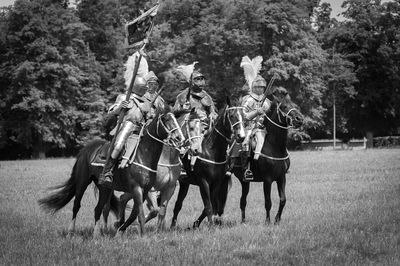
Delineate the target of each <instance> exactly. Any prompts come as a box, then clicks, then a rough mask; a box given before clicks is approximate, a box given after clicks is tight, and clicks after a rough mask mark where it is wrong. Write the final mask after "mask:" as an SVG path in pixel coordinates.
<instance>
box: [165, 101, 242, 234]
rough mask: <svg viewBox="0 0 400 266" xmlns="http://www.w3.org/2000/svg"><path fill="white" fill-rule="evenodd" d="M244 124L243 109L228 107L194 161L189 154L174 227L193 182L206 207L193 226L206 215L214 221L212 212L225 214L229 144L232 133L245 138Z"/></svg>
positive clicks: (238, 138)
mask: <svg viewBox="0 0 400 266" xmlns="http://www.w3.org/2000/svg"><path fill="white" fill-rule="evenodd" d="M244 134H245V132H244V125H243V108H242V107H229V105H228V106H226V107H225V108H224V109H222V111H221V112H220V113H219V115H218V117H217V119H216V121H215V124H214V126H213V127H212V128H211V130H210V133H208V134H207V135H206V136H205V137H204V140H203V141H202V151H201V153H199V155H198V157H197V160H196V162H195V164H194V165H193V166H192V165H190V164H191V160H190V159H189V158H188V155H186V156H185V157H184V158H183V159H182V163H183V167H184V169H185V170H186V172H187V177H185V178H180V179H179V193H178V198H177V200H176V202H175V207H174V216H173V218H172V223H171V227H175V226H176V222H177V217H178V214H179V212H180V210H181V209H182V202H183V200H184V199H185V197H186V195H187V192H188V190H189V186H190V184H192V185H197V186H199V188H200V194H201V198H202V200H203V204H204V210H203V212H202V214H201V216H200V217H199V218H198V219H197V220H196V221H195V222H194V224H193V227H198V226H199V225H200V223H201V221H202V220H203V219H204V218H205V217H207V218H208V221H209V222H210V223H211V222H212V215H213V214H215V213H218V214H219V215H222V212H223V209H224V206H221V205H220V204H219V201H218V200H217V199H218V194H219V191H220V189H221V187H222V186H223V185H224V181H225V171H226V162H227V147H228V144H229V143H230V142H231V138H232V136H234V137H235V138H236V140H237V141H238V142H242V141H243V140H244V137H245V135H244Z"/></svg>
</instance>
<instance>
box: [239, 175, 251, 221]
mask: <svg viewBox="0 0 400 266" xmlns="http://www.w3.org/2000/svg"><path fill="white" fill-rule="evenodd" d="M240 183H241V184H242V196H241V197H240V210H241V213H242V223H246V205H247V195H248V194H249V190H250V183H249V182H242V181H240Z"/></svg>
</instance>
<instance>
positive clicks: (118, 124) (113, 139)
mask: <svg viewBox="0 0 400 266" xmlns="http://www.w3.org/2000/svg"><path fill="white" fill-rule="evenodd" d="M145 46H146V42H145V44H144V45H143V46H142V48H141V49H140V52H139V57H136V59H135V68H134V69H133V75H132V79H131V82H130V83H129V87H128V92H127V93H126V97H125V101H129V100H130V98H131V94H132V89H133V85H134V84H135V79H136V75H137V72H138V70H139V65H140V61H141V60H142V52H141V51H142V50H143V49H144V47H145ZM126 111H127V110H126V109H125V108H123V109H121V111H120V113H119V115H118V123H117V128H116V130H115V134H114V136H113V138H112V140H111V144H110V146H109V148H108V151H107V161H106V164H105V165H107V163H108V161H109V160H110V158H111V152H112V150H113V147H114V144H115V141H116V139H117V135H118V133H119V130H120V128H121V124H122V121H123V119H124V116H125V114H126Z"/></svg>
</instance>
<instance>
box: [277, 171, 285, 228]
mask: <svg viewBox="0 0 400 266" xmlns="http://www.w3.org/2000/svg"><path fill="white" fill-rule="evenodd" d="M276 183H277V185H278V194H279V209H278V213H277V214H276V216H275V224H278V223H279V222H280V221H281V215H282V211H283V208H284V207H285V204H286V194H285V186H286V177H285V176H283V178H281V179H279V180H278V181H277V182H276Z"/></svg>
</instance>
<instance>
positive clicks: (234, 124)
mask: <svg viewBox="0 0 400 266" xmlns="http://www.w3.org/2000/svg"><path fill="white" fill-rule="evenodd" d="M242 109H244V107H242V106H234V107H228V108H226V110H225V115H224V120H225V119H226V118H227V119H228V122H229V125H230V128H231V135H232V132H233V131H234V128H235V126H237V125H238V124H240V125H242V126H243V127H244V121H243V117H242V116H241V115H240V113H239V116H238V117H239V120H238V121H237V122H236V123H232V121H231V119H230V116H229V115H228V111H231V110H236V111H237V110H242ZM214 129H215V131H216V132H217V133H218V134H219V135H221V136H222V137H223V138H224V139H225V140H226V141H227V142H228V143H231V141H232V137H227V136H225V135H224V134H223V133H222V132H220V131H219V130H218V129H217V127H214Z"/></svg>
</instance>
